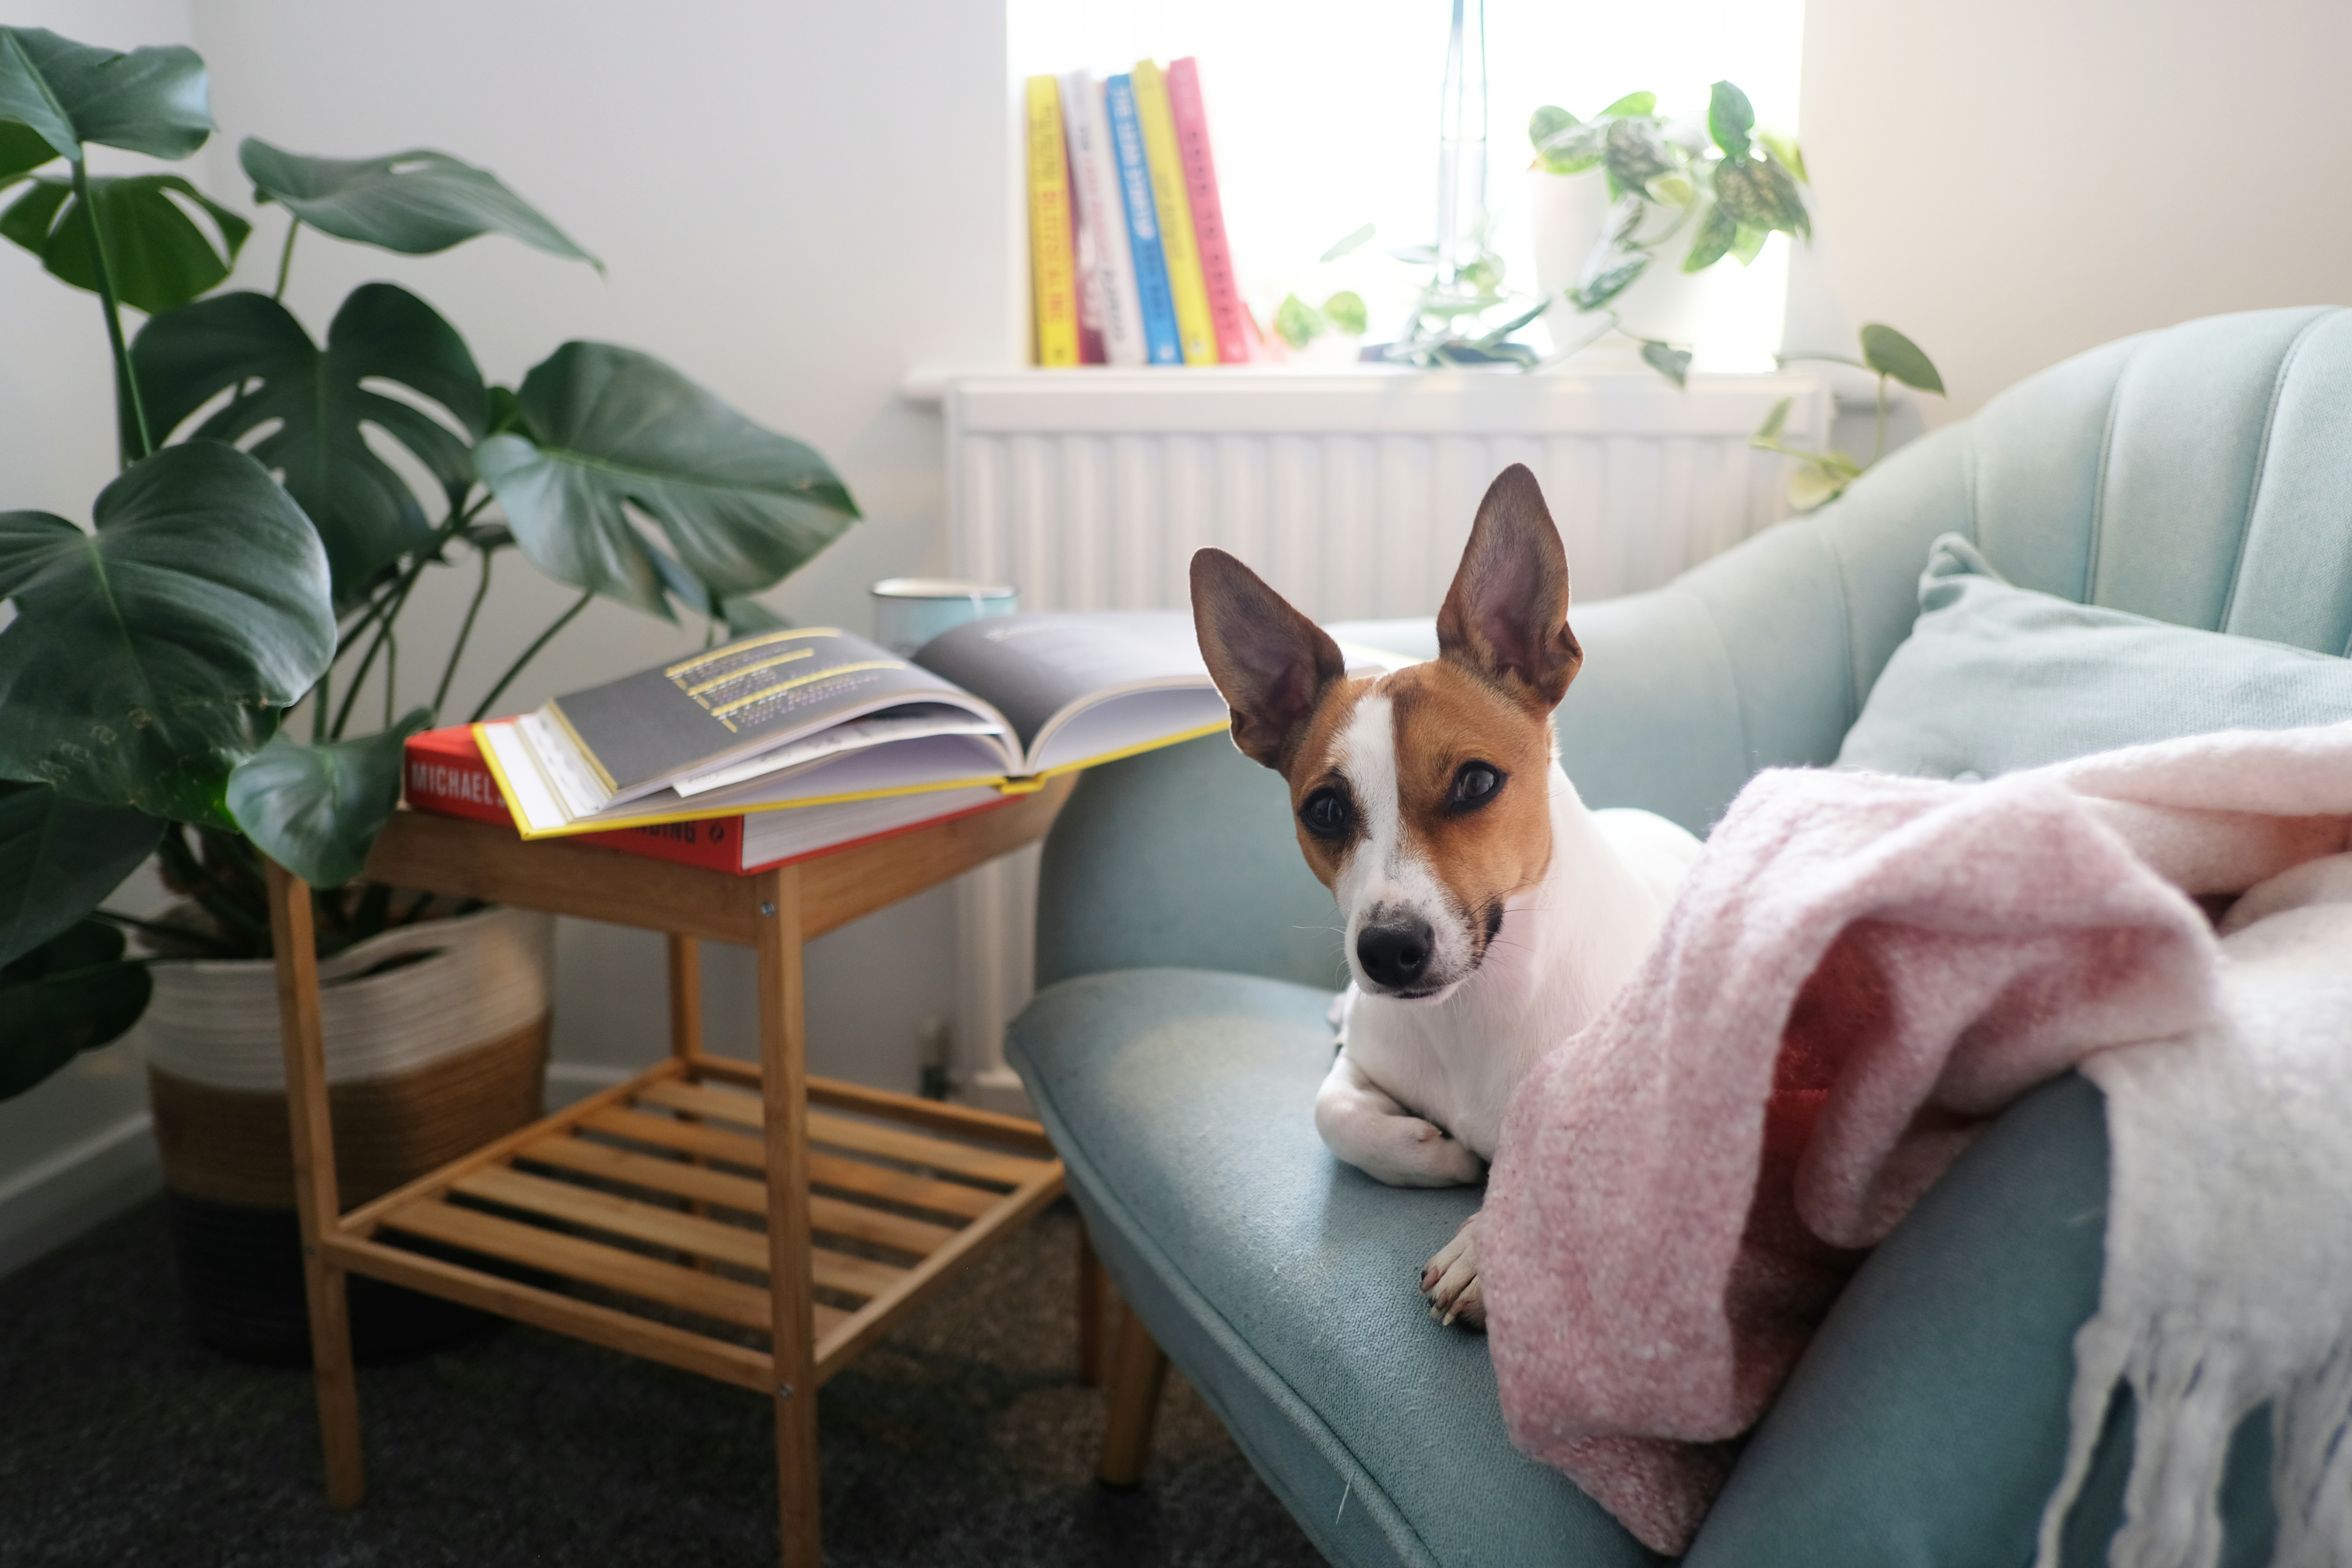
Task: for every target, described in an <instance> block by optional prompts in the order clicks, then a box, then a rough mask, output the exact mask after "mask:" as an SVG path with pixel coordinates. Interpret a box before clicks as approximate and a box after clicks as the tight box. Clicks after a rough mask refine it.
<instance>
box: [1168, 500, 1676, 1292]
mask: <svg viewBox="0 0 2352 1568" xmlns="http://www.w3.org/2000/svg"><path fill="white" fill-rule="evenodd" d="M1568 608H1569V575H1568V555H1567V552H1566V551H1565V550H1564V549H1563V548H1562V546H1561V544H1560V539H1559V529H1558V528H1556V527H1555V526H1554V525H1553V523H1552V520H1551V514H1550V512H1549V510H1546V508H1545V506H1544V500H1543V492H1542V489H1540V488H1539V487H1538V485H1537V483H1536V478H1535V476H1534V475H1533V474H1532V473H1530V472H1528V469H1527V468H1526V467H1524V466H1523V465H1520V464H1513V465H1512V466H1511V467H1509V468H1506V469H1504V470H1503V472H1502V473H1501V475H1499V476H1498V477H1497V478H1496V479H1495V481H1494V483H1493V485H1491V486H1490V487H1489V488H1488V489H1487V491H1486V498H1485V500H1482V501H1481V502H1480V503H1479V506H1478V512H1477V518H1476V521H1475V522H1474V523H1473V524H1472V526H1471V530H1470V539H1469V542H1468V544H1467V545H1466V546H1465V548H1464V550H1463V552H1462V563H1461V565H1460V567H1459V568H1458V569H1457V570H1456V571H1455V573H1454V582H1453V584H1452V586H1451V587H1450V588H1449V589H1448V590H1447V591H1446V595H1445V601H1444V605H1443V606H1442V607H1441V608H1440V609H1439V611H1438V613H1437V641H1438V650H1439V651H1438V657H1437V658H1435V659H1433V660H1431V661H1429V662H1426V663H1423V664H1416V665H1412V666H1409V667H1407V668H1401V669H1397V670H1393V671H1391V672H1389V673H1387V674H1384V675H1381V676H1379V677H1377V678H1375V679H1350V678H1349V676H1348V674H1347V671H1346V667H1345V665H1344V663H1343V660H1342V658H1341V655H1340V652H1339V647H1338V645H1337V644H1336V643H1334V642H1333V641H1332V639H1331V638H1330V637H1328V635H1326V634H1325V633H1324V632H1323V630H1322V629H1321V628H1320V627H1318V626H1316V625H1315V623H1314V622H1312V621H1310V620H1308V619H1307V617H1306V616H1303V615H1301V614H1300V613H1299V612H1298V611H1297V609H1295V608H1293V607H1292V606H1291V605H1289V604H1288V603H1287V602H1286V601H1285V600H1284V599H1283V598H1282V597H1281V595H1278V594H1276V592H1275V591H1274V590H1273V589H1272V588H1270V587H1268V586H1267V585H1266V584H1265V583H1264V582H1263V581H1261V580H1260V579H1259V578H1258V576H1257V575H1256V574H1255V573H1253V572H1252V571H1250V569H1249V568H1248V567H1246V566H1244V565H1243V564H1242V563H1240V562H1239V561H1236V560H1235V559H1234V557H1232V556H1230V555H1228V554H1226V553H1225V552H1223V551H1220V550H1202V551H1201V552H1198V553H1196V554H1195V555H1194V556H1193V557H1192V616H1193V623H1194V627H1195V629H1196V631H1197V632H1198V634H1199V637H1200V642H1201V653H1202V658H1204V659H1205V660H1206V661H1207V663H1208V667H1209V671H1210V674H1211V675H1212V677H1213V679H1215V681H1216V684H1217V689H1218V691H1219V693H1220V694H1222V695H1223V698H1224V700H1225V703H1226V706H1227V707H1228V708H1229V709H1230V710H1231V711H1232V719H1233V736H1234V744H1235V745H1236V746H1238V747H1239V748H1240V749H1241V751H1242V752H1243V753H1244V755H1246V756H1248V757H1250V758H1251V759H1252V760H1253V761H1255V762H1258V763H1263V764H1265V766H1266V767H1269V768H1272V769H1273V770H1274V771H1275V772H1276V773H1280V774H1281V775H1282V776H1283V778H1284V779H1285V780H1286V782H1287V783H1288V784H1289V786H1290V803H1291V809H1292V812H1293V815H1294V816H1295V818H1296V821H1297V835H1298V847H1299V849H1300V850H1301V851H1302V852H1303V853H1304V854H1305V855H1306V857H1307V866H1308V867H1309V868H1311V869H1312V870H1313V871H1314V873H1315V875H1316V877H1317V878H1318V879H1320V880H1321V881H1322V883H1323V885H1324V886H1325V887H1327V888H1328V889H1331V892H1332V894H1333V896H1334V898H1335V899H1336V900H1338V903H1339V912H1340V914H1341V915H1342V916H1343V917H1344V919H1345V921H1346V925H1345V928H1344V931H1345V945H1346V951H1347V961H1348V968H1349V973H1350V976H1351V978H1352V981H1353V984H1351V985H1350V986H1349V991H1348V993H1347V994H1346V995H1345V996H1343V998H1342V999H1341V1003H1340V1007H1339V1010H1338V1011H1339V1012H1340V1013H1341V1015H1342V1016H1341V1017H1340V1024H1341V1027H1340V1046H1339V1053H1338V1055H1337V1057H1336V1058H1335V1059H1334V1061H1333V1062H1332V1065H1331V1071H1330V1075H1329V1076H1328V1078H1327V1079H1325V1080H1324V1083H1323V1086H1322V1089H1320V1090H1319V1091H1318V1094H1317V1095H1316V1100H1315V1125H1316V1129H1317V1131H1319V1132H1320V1133H1321V1134H1322V1137H1323V1141H1324V1142H1326V1143H1327V1144H1328V1145H1329V1147H1330V1149H1331V1151H1332V1152H1333V1153H1335V1154H1337V1155H1338V1156H1339V1158H1340V1159H1342V1160H1345V1161H1346V1162H1348V1163H1349V1164H1351V1165H1354V1166H1356V1167H1357V1168H1358V1169H1360V1170H1362V1171H1364V1172H1366V1173H1369V1174H1370V1175H1372V1176H1374V1177H1376V1178H1378V1179H1379V1180H1381V1181H1382V1182H1386V1183H1389V1184H1391V1185H1396V1186H1448V1185H1454V1184H1465V1183H1474V1182H1477V1181H1479V1180H1481V1179H1482V1178H1483V1177H1484V1175H1485V1173H1486V1165H1487V1163H1488V1162H1489V1161H1491V1160H1492V1159H1493V1158H1494V1154H1495V1145H1496V1137H1497V1134H1498V1133H1499V1131H1500V1130H1501V1127H1502V1121H1503V1112H1504V1109H1505V1107H1506V1105H1507V1103H1508V1101H1509V1099H1510V1094H1511V1090H1512V1089H1513V1087H1514V1086H1515V1085H1516V1084H1517V1082H1518V1081H1519V1079H1521V1077H1523V1076H1524V1075H1525V1073H1526V1072H1527V1070H1528V1068H1529V1067H1530V1066H1532V1065H1533V1064H1534V1062H1535V1060H1536V1059H1537V1058H1538V1057H1539V1056H1540V1055H1541V1054H1542V1053H1543V1052H1544V1051H1545V1050H1547V1049H1549V1047H1552V1046H1554V1045H1557V1044H1558V1043H1559V1042H1560V1041H1561V1040H1564V1039H1566V1038H1567V1037H1569V1036H1570V1035H1572V1034H1574V1033H1575V1032H1576V1031H1577V1030H1578V1029H1580V1028H1581V1027H1583V1026H1584V1025H1585V1024H1586V1023H1588V1022H1589V1021H1591V1019H1592V1018H1593V1017H1594V1016H1596V1015H1597V1014H1598V1013H1599V1012H1600V1011H1601V1008H1602V1007H1604V1006H1605V1005H1607V1004H1608V1002H1609V1000H1610V998H1611V997H1612V996H1613V995H1614V994H1616V993H1617V991H1618V989H1619V987H1620V986H1622V984H1624V982H1625V980H1626V979H1627V978H1628V977H1629V976H1630V975H1631V974H1632V973H1633V968H1634V966H1635V964H1636V963H1639V962H1640V960H1641V958H1642V955H1643V952H1644V951H1645V950H1646V949H1647V948H1648V947H1649V945H1650V942H1651V941H1652V939H1653V938H1654V936H1655V935H1656V934H1657V931H1658V927H1659V925H1660V923H1661V922H1662V921H1664V916H1665V912H1666V908H1667V906H1668V904H1669V903H1671V902H1672V900H1673V898H1674V894H1675V889H1676V887H1677V886H1678V885H1679V883H1680V882H1681V880H1682V878H1683V874H1684V873H1685V871H1686V870H1687V869H1688V868H1689V866H1690V864H1691V862H1692V860H1693V859H1695V858H1696V856H1697V854H1698V847H1699V846H1698V840H1697V839H1696V838H1694V837H1692V836H1691V835H1690V834H1689V833H1687V832H1685V830H1684V829H1683V828H1681V827H1679V826H1675V824H1673V823H1670V822H1668V821H1666V820H1665V819H1664V818H1663V817H1659V816H1653V815H1651V814H1650V813H1648V812H1644V811H1628V810H1612V811H1592V810H1589V809H1587V808H1586V806H1585V805H1584V803H1583V802H1582V801H1581V800H1580V799H1579V798H1578V796H1577V793H1576V786H1575V785H1574V784H1570V783H1569V780H1568V775H1567V774H1566V773H1564V772H1562V771H1561V769H1560V766H1559V761H1558V756H1557V751H1558V748H1557V746H1556V744H1555V741H1554V736H1553V731H1552V723H1551V715H1552V710H1553V709H1555V708H1557V707H1558V706H1559V702H1560V700H1561V698H1563V697H1564V696H1566V695H1567V693H1568V688H1569V683H1570V681H1572V680H1573V679H1576V673H1577V670H1578V668H1580V666H1581V665H1582V663H1583V660H1584V652H1583V649H1582V648H1581V647H1580V646H1579V645H1578V643H1577V640H1576V637H1575V635H1574V634H1573V633H1572V632H1571V631H1570V629H1569V625H1568ZM1477 1237H1478V1216H1477V1215H1472V1216H1471V1217H1470V1218H1469V1219H1468V1220H1467V1221H1465V1223H1464V1225H1463V1226H1462V1228H1461V1229H1460V1230H1459V1231H1458V1232H1457V1233H1456V1234H1455V1236H1454V1239H1453V1240H1452V1241H1451V1242H1449V1243H1448V1244H1447V1246H1446V1247H1445V1248H1444V1250H1442V1251H1440V1252H1439V1253H1438V1254H1437V1255H1436V1256H1435V1257H1434V1258H1431V1259H1430V1261H1429V1263H1428V1265H1427V1266H1426V1267H1425V1268H1423V1271H1422V1274H1421V1289H1422V1293H1423V1295H1424V1296H1425V1297H1426V1298H1427V1299H1428V1300H1429V1302H1430V1313H1431V1316H1433V1317H1435V1318H1438V1319H1440V1320H1441V1321H1444V1322H1446V1323H1453V1322H1455V1321H1461V1322H1463V1323H1464V1324H1465V1325H1466V1326H1469V1327H1474V1328H1477V1327H1483V1326H1484V1324H1485V1321H1486V1302H1485V1296H1484V1292H1483V1290H1482V1289H1481V1287H1480V1284H1479V1281H1478V1256H1477Z"/></svg>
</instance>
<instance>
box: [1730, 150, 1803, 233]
mask: <svg viewBox="0 0 2352 1568" xmlns="http://www.w3.org/2000/svg"><path fill="white" fill-rule="evenodd" d="M1715 199H1716V200H1717V201H1718V202H1720V203H1722V204H1723V208H1724V210H1725V211H1726V212H1728V213H1729V214H1730V215H1731V216H1733V217H1734V218H1736V219H1738V222H1739V224H1740V226H1742V227H1745V228H1760V229H1768V230H1769V229H1776V228H1777V229H1780V230H1781V231H1783V232H1785V233H1788V234H1791V235H1797V236H1800V237H1811V234H1812V232H1813V220H1812V218H1811V216H1809V215H1808V214H1807V213H1806V211H1805V200H1804V198H1803V197H1802V196H1801V195H1798V194H1797V182H1796V181H1795V180H1794V179H1793V178H1792V177H1790V174H1789V172H1788V171H1787V170H1786V169H1783V168H1781V167H1780V165H1779V164H1778V163H1771V162H1769V161H1768V160H1765V159H1761V158H1727V159H1725V160H1724V161H1723V162H1722V163H1718V164H1717V165H1716V169H1715Z"/></svg>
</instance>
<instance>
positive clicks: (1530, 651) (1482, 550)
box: [1437, 463, 1584, 713]
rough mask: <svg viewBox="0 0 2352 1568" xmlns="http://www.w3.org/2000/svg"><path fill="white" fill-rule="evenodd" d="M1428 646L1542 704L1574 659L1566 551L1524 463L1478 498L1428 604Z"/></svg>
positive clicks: (1555, 697) (1547, 706) (1563, 692)
mask: <svg viewBox="0 0 2352 1568" xmlns="http://www.w3.org/2000/svg"><path fill="white" fill-rule="evenodd" d="M1437 650H1438V657H1440V658H1445V659H1450V660H1452V661H1453V662H1454V663H1455V664H1458V665H1462V666H1464V667H1465V668H1468V669H1470V670H1472V671H1474V672H1475V673H1476V674H1478V675H1480V676H1482V677H1484V678H1485V679H1487V680H1489V681H1492V682H1493V683H1495V684H1496V685H1497V686H1500V687H1501V688H1502V689H1504V690H1506V691H1508V692H1510V693H1511V694H1512V695H1513V696H1514V697H1516V698H1517V699H1518V700H1521V701H1523V702H1526V703H1528V705H1530V706H1539V707H1540V708H1541V710H1543V711H1544V712H1547V713H1549V712H1550V711H1551V710H1553V709H1554V708H1557V707H1559V700H1560V699H1561V698H1563V697H1565V696H1567V695H1568V683H1569V682H1570V681H1571V680H1574V679H1576V671H1577V667H1578V666H1580V665H1581V664H1582V663H1583V662H1584V650H1583V649H1582V648H1580V647H1578V646H1577V643H1576V634H1575V633H1573V632H1571V631H1570V630H1569V629H1568V552H1567V551H1566V550H1564V549H1562V548H1561V546H1560V542H1559V529H1558V528H1556V527H1554V526H1553V525H1552V521H1551V513H1550V512H1549V510H1546V509H1545V507H1544V499H1543V490H1542V489H1541V488H1539V487H1538V485H1537V484H1536V477H1535V475H1533V474H1531V473H1529V472H1528V468H1527V465H1526V464H1524V463H1513V464H1512V465H1511V466H1510V467H1509V468H1505V469H1504V470H1503V471H1502V472H1501V473H1499V474H1497V475H1496V476H1495V482H1494V483H1493V484H1491V485H1489V486H1487V487H1486V500H1482V501H1480V502H1479V503H1478V519H1477V521H1475V522H1473V523H1472V524H1471V525H1470V542H1469V543H1468V544H1466V545H1465V546H1464V547H1463V551H1462V564H1461V566H1460V568H1459V569H1458V570H1456V571H1455V572H1454V586H1452V587H1451V588H1449V589H1447V590H1446V593H1445V603H1444V605H1442V606H1441V607H1440V608H1439V610H1438V612H1437Z"/></svg>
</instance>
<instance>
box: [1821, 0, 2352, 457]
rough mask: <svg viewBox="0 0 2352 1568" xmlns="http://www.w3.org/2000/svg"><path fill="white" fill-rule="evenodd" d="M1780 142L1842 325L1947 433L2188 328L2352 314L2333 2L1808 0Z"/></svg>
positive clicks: (2348, 130) (2349, 39)
mask: <svg viewBox="0 0 2352 1568" xmlns="http://www.w3.org/2000/svg"><path fill="white" fill-rule="evenodd" d="M1805 9H1806V15H1805V55H1804V86H1803V98H1802V106H1801V126H1802V131H1803V142H1804V148H1805V158H1806V162H1807V163H1808V165H1809V166H1810V169H1811V174H1812V176H1813V180H1814V183H1815V185H1816V187H1817V191H1818V194H1819V196H1820V199H1821V205H1822V247H1823V250H1822V260H1823V262H1824V264H1825V266H1826V268H1827V269H1828V272H1829V275H1830V278H1831V279H1832V282H1833V284H1834V285H1835V286H1836V289H1837V290H1838V293H1839V296H1840V298H1841V300H1842V301H1843V305H1844V307H1845V310H1846V313H1847V314H1848V315H1849V316H1850V317H1851V319H1852V320H1853V321H1856V322H1861V321H1887V322H1890V323H1892V324H1893V325H1895V326H1896V327H1898V328H1900V329H1901V330H1902V331H1906V332H1907V333H1909V334H1910V335H1911V336H1912V337H1914V338H1916V340H1918V342H1919V343H1920V345H1921V346H1922V347H1923V348H1925V349H1926V350H1927V352H1928V353H1929V354H1931V355H1932V356H1933V357H1934V358H1935V360H1936V362H1937V364H1938V365H1939V366H1940V367H1941V368H1942V370H1943V373H1944V378H1945V383H1946V384H1947V385H1948V387H1949V388H1950V390H1951V394H1952V395H1951V399H1950V402H1949V404H1948V405H1938V403H1937V400H1936V399H1934V398H1927V399H1924V400H1923V401H1924V403H1925V405H1926V408H1925V412H1926V414H1927V418H1928V421H1929V422H1930V423H1931V424H1934V423H1942V422H1944V421H1945V420H1947V419H1949V418H1951V417H1954V416H1958V415H1963V414H1967V413H1969V412H1970V411H1972V410H1973V409H1975V408H1976V407H1978V406H1979V405H1981V404H1982V403H1983V402H1984V400H1985V399H1986V398H1987V397H1990V395H1993V394H1994V393H1996V392H1999V391H2000V389H2001V388H2003V387H2005V386H2008V385H2010V384H2011V383H2013V382H2016V381H2018V380H2019V379H2021V378H2022V377H2024V376H2026V375H2028V374H2032V372H2034V371H2036V370H2039V369H2041V368H2042V366H2044V365H2048V364H2051V363H2055V362H2056V361H2058V360H2061V359H2063V358H2065V357H2066V356H2068V355H2070V354H2073V353H2079V352H2080V351H2082V350H2084V349H2087V348H2091V347H2093V346H2095V345H2096V344H2099V343H2103V342H2107V341H2109V340H2111V339H2114V338H2117V337H2121V336H2123V335H2124V334H2126V333H2129V332H2136V331H2145V330H2147V329H2149V328H2154V327H2162V326H2166V325H2168V324H2170V323H2172V322H2175V321H2184V320H2187V319H2189V318H2190V317H2195V316H2204V315H2211V314H2215V313H2217V312H2220V311H2225V310H2252V309H2256V308H2260V307H2263V306H2272V305H2302V304H2320V303H2332V304H2345V303H2352V202H2347V200H2346V199H2345V189H2346V184H2345V180H2344V176H2343V174H2342V159H2343V156H2344V150H2345V149H2346V148H2347V146H2352V91H2347V84H2346V70H2347V61H2352V4H2347V0H2236V3H2234V4H2228V5H2224V4H2221V3H2220V0H1939V3H1937V4H1922V3H1919V0H1808V3H1807V5H1806V8H1805Z"/></svg>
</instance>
